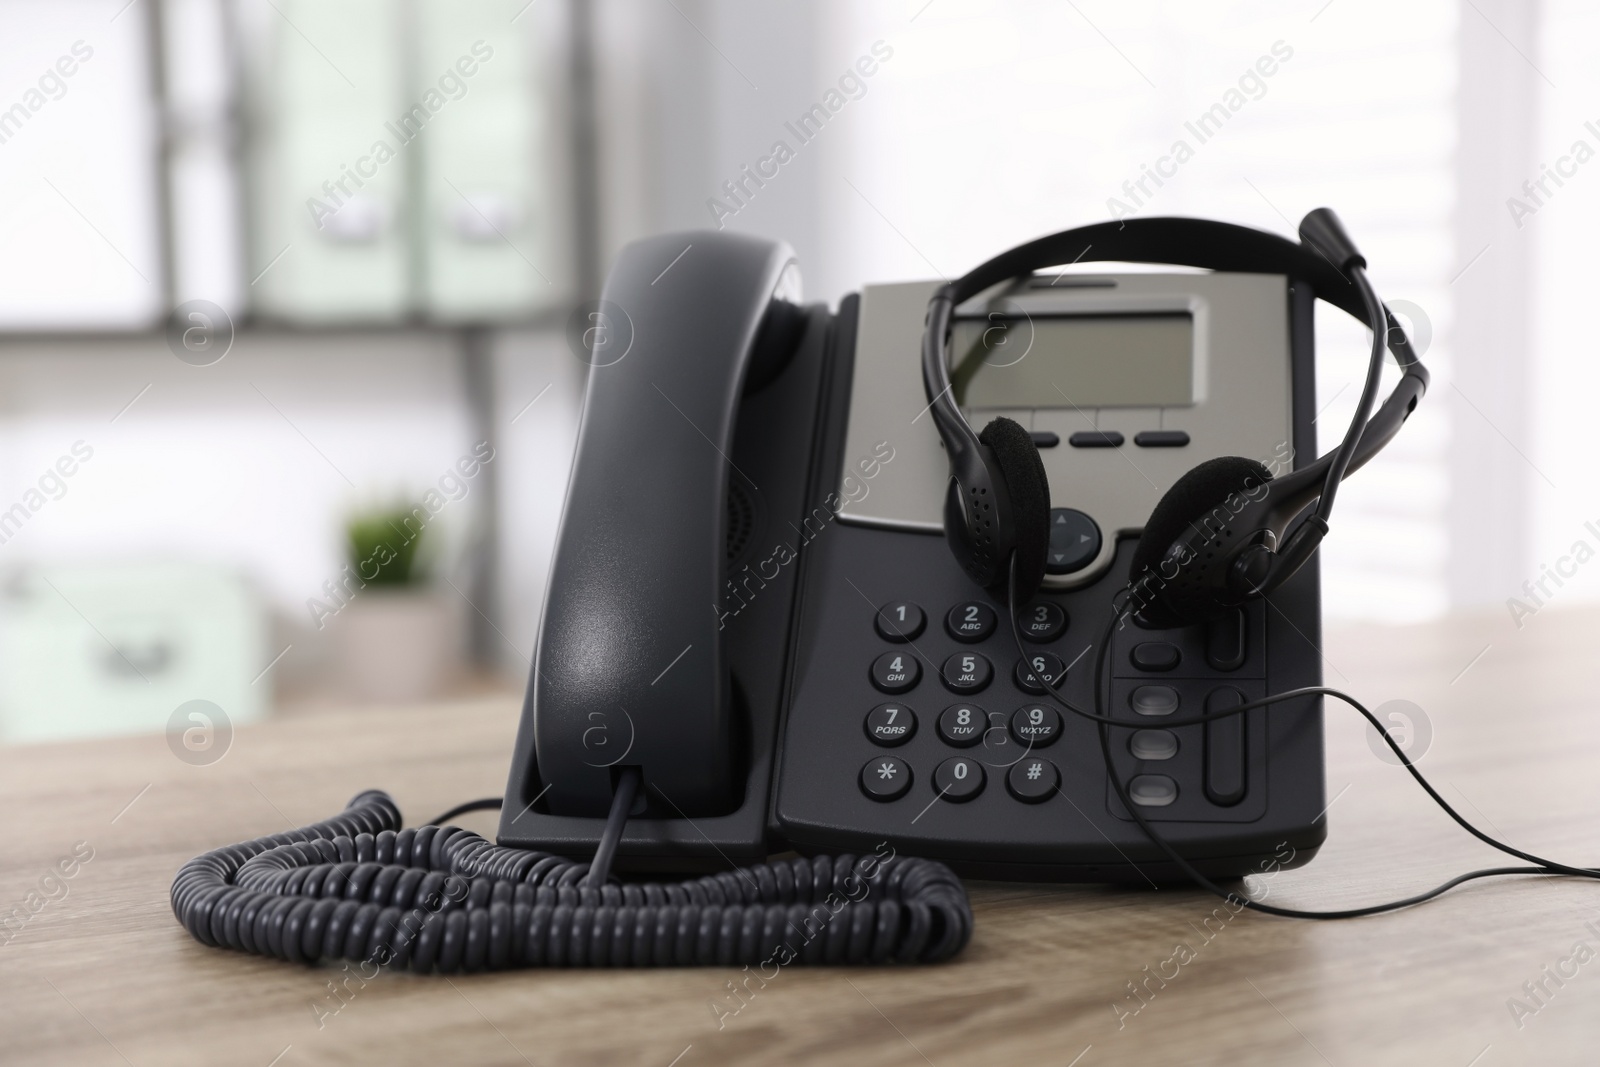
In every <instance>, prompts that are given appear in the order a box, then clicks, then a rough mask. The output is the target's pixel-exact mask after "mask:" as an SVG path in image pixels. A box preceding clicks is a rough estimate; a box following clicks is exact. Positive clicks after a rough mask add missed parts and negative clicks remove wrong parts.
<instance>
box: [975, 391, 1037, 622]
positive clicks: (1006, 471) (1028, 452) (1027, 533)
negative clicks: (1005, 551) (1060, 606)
mask: <svg viewBox="0 0 1600 1067" xmlns="http://www.w3.org/2000/svg"><path fill="white" fill-rule="evenodd" d="M978 441H979V442H980V443H981V444H983V445H985V446H987V447H988V449H989V451H990V452H991V453H992V454H993V455H994V461H995V466H996V467H997V468H999V470H998V473H999V475H1000V477H1001V478H1003V479H1004V480H1005V489H1006V497H1007V499H1008V500H1009V502H1010V505H1011V525H1012V530H1011V542H1012V546H1013V551H1014V552H1015V553H1016V561H1017V595H1018V597H1019V598H1020V599H1021V601H1023V602H1026V601H1027V600H1028V599H1029V598H1031V597H1032V596H1033V594H1034V593H1036V592H1038V591H1039V584H1040V583H1041V582H1043V581H1044V557H1045V552H1046V551H1047V550H1048V549H1049V544H1050V479H1049V478H1048V477H1047V476H1046V475H1045V472H1044V461H1043V460H1041V459H1040V458H1039V446H1037V445H1035V444H1034V443H1033V435H1032V434H1030V433H1029V432H1028V431H1027V430H1024V429H1023V428H1022V426H1021V425H1020V424H1018V423H1016V422H1014V421H1013V420H1011V419H1008V418H1005V417H1003V416H1002V417H1000V418H997V419H994V420H993V421H991V422H990V423H989V425H987V426H985V427H984V428H983V432H982V433H980V434H979V435H978ZM1008 577H1009V576H1008V575H1007V574H1003V573H1002V574H1000V575H998V576H997V580H996V584H997V585H998V586H1001V587H1004V585H1005V583H1006V581H1007V580H1008ZM1018 606H1020V604H1019V605H1018Z"/></svg>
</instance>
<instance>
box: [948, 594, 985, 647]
mask: <svg viewBox="0 0 1600 1067" xmlns="http://www.w3.org/2000/svg"><path fill="white" fill-rule="evenodd" d="M995 621H996V620H995V614H994V609H993V608H991V607H990V606H989V605H987V604H980V603H979V602H978V601H976V600H974V601H972V602H971V603H967V604H957V605H956V606H955V607H953V608H951V609H950V614H948V615H946V616H945V617H944V628H945V629H946V630H948V631H950V636H951V637H953V638H955V639H956V640H957V641H967V642H973V641H982V640H983V639H984V638H985V637H988V636H989V635H990V634H992V633H994V627H995Z"/></svg>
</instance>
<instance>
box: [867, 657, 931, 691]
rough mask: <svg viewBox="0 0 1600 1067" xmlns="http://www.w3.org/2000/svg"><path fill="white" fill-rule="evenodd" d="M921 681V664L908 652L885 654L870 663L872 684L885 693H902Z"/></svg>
mask: <svg viewBox="0 0 1600 1067" xmlns="http://www.w3.org/2000/svg"><path fill="white" fill-rule="evenodd" d="M921 680H922V663H921V661H919V660H918V659H917V657H915V656H913V655H912V654H911V653H909V652H885V653H884V654H883V655H881V656H879V657H878V658H877V659H875V660H873V661H872V684H873V685H875V686H877V687H878V688H879V689H881V690H883V691H884V692H885V693H904V692H905V691H906V690H907V689H910V688H912V687H913V686H915V685H916V684H917V682H919V681H921Z"/></svg>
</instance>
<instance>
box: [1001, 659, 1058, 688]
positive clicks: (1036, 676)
mask: <svg viewBox="0 0 1600 1067" xmlns="http://www.w3.org/2000/svg"><path fill="white" fill-rule="evenodd" d="M1013 673H1014V675H1015V677H1016V682H1017V688H1019V689H1023V690H1026V691H1027V692H1029V693H1043V692H1045V687H1046V686H1049V687H1050V688H1051V689H1054V688H1055V687H1056V686H1058V685H1060V684H1061V679H1063V678H1065V677H1066V676H1067V667H1066V664H1064V663H1062V662H1061V657H1060V656H1057V655H1056V654H1055V653H1053V652H1035V653H1034V654H1033V655H1031V656H1029V657H1028V658H1027V659H1019V660H1017V667H1016V670H1015V671H1014V672H1013Z"/></svg>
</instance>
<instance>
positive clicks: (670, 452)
mask: <svg viewBox="0 0 1600 1067" xmlns="http://www.w3.org/2000/svg"><path fill="white" fill-rule="evenodd" d="M1300 238H1301V240H1300V242H1298V243H1296V242H1292V241H1288V240H1286V239H1284V238H1281V237H1277V236H1275V235H1272V234H1267V233H1263V232H1261V231H1257V230H1251V229H1247V228H1244V227H1239V226H1232V225H1228V224H1224V223H1218V222H1207V221H1203V220H1198V219H1134V220H1125V221H1123V222H1120V223H1106V224H1100V225H1096V226H1088V227H1083V228H1080V229H1076V230H1068V231H1065V232H1063V233H1059V234H1055V235H1052V236H1049V237H1044V238H1041V239H1039V240H1038V241H1034V242H1032V243H1030V244H1027V245H1022V246H1020V247H1018V248H1015V249H1011V250H1010V251H1007V252H1004V253H1002V254H1001V255H999V256H997V257H995V258H994V259H992V260H990V261H988V262H986V263H984V264H981V265H979V266H978V267H977V268H975V269H974V270H973V271H971V272H969V273H968V274H966V275H963V276H962V277H961V278H959V279H956V280H954V281H946V282H944V283H942V284H941V283H939V282H908V283H903V284H896V285H871V286H867V287H865V288H864V289H863V290H862V292H860V293H859V294H852V295H851V296H848V297H846V298H845V299H844V300H843V301H841V302H840V304H839V307H838V310H837V311H836V312H831V313H830V311H829V310H828V309H827V308H826V307H823V306H821V305H816V304H812V305H805V304H803V303H802V302H801V299H800V276H799V271H798V268H797V266H796V264H795V259H794V255H793V253H792V252H790V250H789V249H788V248H787V247H786V246H784V245H782V244H779V243H776V242H771V241H765V240H760V239H756V238H752V237H744V236H738V235H734V234H729V233H721V232H718V233H691V234H678V235H667V236H662V237H654V238H649V239H646V240H642V241H637V242H635V243H633V244H631V245H629V246H627V248H625V249H624V250H623V252H622V254H621V256H620V258H619V260H618V262H617V264H616V265H615V267H614V269H613V271H612V274H611V277H610V279H609V281H608V282H607V284H606V287H605V292H604V294H603V298H602V300H601V301H600V303H599V308H598V311H597V313H596V314H597V316H598V320H597V323H596V325H597V327H598V328H597V329H595V330H593V331H591V332H590V334H589V336H590V337H591V338H592V339H593V344H592V347H591V348H590V349H589V351H588V353H587V354H588V355H589V357H590V358H591V361H592V367H591V371H590V375H589V381H588V386H587V393H586V395H585V399H584V410H583V419H582V423H581V425H580V429H579V435H578V442H577V451H576V456H575V459H574V462H573V468H572V477H571V482H570V487H569V490H568V495H567V500H566V506H565V509H564V511H563V514H562V518H561V527H560V535H559V542H558V546H557V549H556V553H555V558H554V562H553V565H552V569H551V574H550V582H549V586H548V589H547V592H546V597H545V605H544V615H543V620H542V626H541V629H540V637H539V645H538V650H537V655H536V658H535V661H534V665H533V671H532V676H531V678H530V680H529V685H528V690H527V698H526V704H525V707H524V710H523V718H522V724H521V728H520V730H519V732H518V737H517V744H516V750H515V752H514V753H513V757H512V763H511V773H510V780H509V782H508V783H507V788H506V792H505V796H504V797H503V798H490V799H487V800H483V801H474V802H469V803H467V804H463V805H461V806H459V807H457V808H454V809H452V810H451V811H449V812H446V813H444V814H443V815H441V816H439V817H438V818H437V819H435V820H434V822H433V823H430V824H428V825H424V826H420V827H407V828H402V827H403V822H402V819H401V816H400V812H399V809H398V808H397V807H396V806H395V804H394V801H393V800H392V799H391V798H390V797H389V796H388V795H387V794H385V793H382V792H380V791H376V790H371V791H368V792H364V793H361V794H358V795H357V796H356V797H355V798H354V799H353V800H352V801H351V802H350V804H349V806H348V807H347V808H346V810H345V811H344V812H342V813H341V814H339V815H336V816H334V817H333V818H331V819H327V820H324V821H322V822H319V823H315V824H312V825H310V826H307V827H303V828H300V829H298V830H292V831H288V832H285V833H279V834H273V835H270V836H268V837H263V838H258V839H256V840H254V841H247V842H243V843H241V844H237V845H229V846H225V847H222V848H219V849H216V850H214V851H212V852H208V853H206V854H204V855H202V856H199V857H196V858H195V859H194V860H191V861H190V862H189V863H188V864H186V865H185V866H184V868H183V869H182V870H181V871H180V872H179V873H178V876H177V878H176V879H175V880H174V882H173V887H172V905H173V911H174V913H175V914H176V916H177V917H178V919H179V921H180V922H181V923H183V925H184V926H185V927H186V928H187V929H188V930H189V932H190V933H191V934H193V935H194V937H195V938H197V939H198V940H200V941H202V942H204V943H206V944H212V945H223V946H227V947H231V948H237V949H243V950H246V951H252V952H257V953H262V954H266V955H272V956H276V957H279V958H281V959H286V960H292V961H315V960H318V959H323V958H338V957H343V958H346V959H350V960H361V961H374V962H377V963H380V964H391V965H395V966H405V967H410V968H412V969H414V970H418V971H423V972H428V971H439V972H444V973H452V972H456V971H474V970H483V969H501V968H508V967H521V966H548V965H557V966H560V965H578V966H584V965H601V966H604V965H612V966H616V965H634V966H639V965H689V964H712V963H720V964H736V963H763V964H766V963H776V964H777V965H779V966H782V965H784V964H787V963H790V962H796V961H798V962H804V963H830V964H831V963H888V962H935V961H939V960H945V959H949V958H951V957H952V956H954V955H956V954H957V953H959V952H960V951H961V949H962V948H963V947H964V946H965V945H966V943H967V941H968V939H969V937H970V936H971V931H972V912H971V909H970V906H969V905H968V902H967V898H966V894H965V891H964V889H963V887H962V885H961V883H960V880H959V878H958V877H957V872H959V873H963V874H971V875H975V876H980V877H987V878H1018V879H1030V880H1092V881H1106V882H1146V881H1147V882H1151V883H1155V882H1160V881H1177V880H1182V879H1187V880H1189V881H1191V882H1193V883H1195V884H1197V885H1200V886H1202V887H1204V888H1205V889H1207V890H1209V891H1211V892H1213V893H1215V894H1217V895H1219V896H1222V897H1224V898H1225V899H1227V900H1229V901H1230V902H1231V903H1235V904H1237V906H1238V907H1243V908H1250V909H1252V910H1255V911H1260V912H1266V913H1269V914H1273V915H1281V916H1292V917H1302V918H1317V919H1333V918H1351V917H1355V916H1361V915H1371V914H1376V913H1379V912H1384V911H1390V910H1394V909H1396V908H1403V907H1408V906H1411V905H1413V904H1417V903H1420V902H1422V901H1425V900H1428V899H1431V898H1433V897H1435V896H1438V895H1439V894H1441V893H1444V892H1446V891H1448V890H1449V889H1450V888H1452V887H1454V886H1456V885H1460V884H1462V883H1464V882H1467V881H1471V880H1474V879H1478V878H1484V877H1491V876H1499V875H1521V874H1546V875H1549V874H1563V875H1569V876H1575V877H1585V878H1600V869H1590V868H1582V867H1574V866H1570V865H1566V864H1561V863H1558V862H1556V861H1554V860H1549V859H1545V858H1542V857H1539V856H1536V855H1533V854H1531V853H1528V852H1524V851H1521V850H1519V849H1517V848H1515V847H1513V846H1511V845H1509V844H1506V843H1504V842H1501V841H1498V840H1496V839H1495V838H1493V837H1491V836H1489V835H1488V834H1486V833H1484V832H1483V831H1481V830H1478V829H1477V828H1476V827H1474V826H1473V825H1472V824H1471V823H1469V822H1468V821H1467V820H1466V819H1464V818H1463V817H1462V816H1461V815H1460V814H1459V813H1458V812H1456V811H1455V810H1454V809H1452V808H1451V807H1450V806H1449V804H1448V803H1447V802H1446V801H1445V800H1444V799H1443V797H1441V796H1440V795H1439V793H1438V792H1437V791H1436V790H1434V789H1433V787H1432V786H1430V785H1429V784H1428V782H1427V781H1426V780H1425V779H1424V778H1423V776H1422V775H1421V773H1420V772H1418V771H1417V769H1416V768H1415V767H1414V766H1413V765H1412V763H1411V761H1410V760H1409V759H1408V758H1407V757H1406V754H1405V751H1404V749H1403V748H1402V747H1401V746H1400V744H1399V743H1398V742H1397V741H1396V740H1395V739H1394V738H1393V737H1392V736H1390V735H1389V734H1388V731H1387V730H1386V728H1385V727H1384V726H1383V724H1382V723H1380V722H1379V721H1378V720H1377V718H1376V717H1374V716H1373V714H1372V713H1371V712H1370V711H1368V710H1367V709H1366V708H1364V707H1363V706H1362V705H1361V704H1360V703H1359V702H1358V701H1356V700H1355V698H1353V697H1351V696H1349V695H1348V694H1345V693H1341V692H1339V691H1337V690H1334V689H1329V688H1325V687H1323V686H1322V685H1321V675H1320V655H1319V653H1318V640H1319V630H1320V611H1319V605H1318V597H1319V592H1318V574H1317V566H1316V555H1315V550H1316V548H1317V546H1318V544H1319V543H1320V542H1321V540H1322V537H1323V535H1325V534H1326V533H1327V531H1328V528H1329V527H1328V518H1329V516H1330V514H1331V512H1332V507H1333V501H1334V499H1335V495H1336V493H1337V490H1338V488H1339V485H1340V483H1341V482H1342V480H1343V479H1344V478H1345V476H1346V475H1348V474H1349V473H1351V472H1353V471H1355V470H1357V469H1358V468H1360V467H1361V466H1362V465H1363V464H1365V463H1366V462H1368V461H1369V460H1370V459H1371V458H1372V457H1373V456H1375V455H1376V454H1377V453H1378V452H1379V451H1380V450H1381V449H1382V448H1383V446H1384V445H1385V444H1387V443H1388V442H1389V441H1390V440H1391V439H1392V438H1393V437H1394V435H1395V434H1396V433H1398V432H1399V430H1400V428H1401V426H1402V425H1403V424H1404V422H1405V421H1406V419H1407V417H1408V416H1409V415H1410V414H1411V412H1412V410H1413V409H1414V408H1415V407H1416V404H1417V402H1418V401H1419V400H1420V399H1421V397H1422V395H1423V394H1424V392H1425V390H1426V387H1427V384H1428V373H1427V371H1426V369H1425V368H1423V366H1422V364H1421V363H1420V362H1419V361H1418V359H1417V358H1416V356H1415V354H1414V353H1413V352H1412V350H1411V347H1410V343H1409V341H1408V339H1407V337H1406V335H1405V331H1404V330H1403V329H1402V328H1401V327H1400V325H1399V324H1398V323H1397V322H1396V321H1395V319H1394V316H1393V315H1392V314H1391V313H1390V312H1389V311H1388V309H1387V308H1386V307H1385V306H1384V304H1383V302H1382V301H1381V300H1380V299H1379V297H1378V295H1377V293H1376V292H1375V291H1374V290H1373V287H1372V285H1371V283H1370V281H1369V280H1368V279H1367V277H1366V270H1365V268H1366V261H1365V259H1364V258H1363V257H1362V255H1361V253H1360V252H1359V251H1358V250H1357V249H1356V247H1355V245H1354V243H1353V242H1352V241H1351V240H1350V238H1349V237H1348V235H1347V234H1346V233H1345V232H1344V229H1343V227H1342V225H1341V224H1340V223H1339V220H1338V219H1337V217H1335V216H1334V215H1333V213H1332V212H1330V211H1328V210H1327V209H1321V208H1319V209H1317V210H1316V211H1313V212H1311V213H1310V214H1309V215H1307V216H1306V218H1305V219H1304V220H1303V221H1302V223H1301V226H1300ZM1095 261H1101V262H1105V261H1111V262H1133V263H1149V264H1167V265H1172V266H1178V267H1188V268H1203V269H1202V270H1201V271H1199V272H1195V271H1187V272H1176V271H1175V272H1170V273H1150V272H1134V271H1126V270H1124V271H1122V272H1109V273H1104V274H1092V273H1077V272H1071V273H1068V272H1065V271H1063V270H1050V269H1049V268H1055V267H1058V266H1059V265H1060V264H1071V263H1080V262H1095ZM1319 300H1320V301H1323V302H1326V303H1328V304H1331V305H1332V306H1335V307H1337V308H1339V309H1341V310H1343V311H1346V312H1348V313H1349V314H1351V315H1353V316H1355V317H1357V318H1359V319H1361V320H1362V321H1363V322H1365V323H1366V324H1367V325H1368V327H1369V329H1371V331H1372V344H1371V349H1370V353H1369V359H1368V366H1367V376H1366V381H1365V384H1364V386H1363V388H1362V391H1361V396H1360V398H1359V400H1358V401H1357V404H1356V411H1355V415H1354V417H1353V418H1352V420H1351V422H1350V425H1349V428H1348V429H1347V430H1346V432H1345V434H1344V437H1343V438H1342V440H1341V442H1340V444H1339V445H1338V447H1337V448H1335V449H1334V450H1333V451H1331V452H1329V453H1327V454H1326V455H1323V456H1321V457H1319V458H1312V457H1314V454H1315V438H1314V434H1313V420H1314V388H1313V386H1314V382H1313V377H1314V375H1313V348H1312V338H1313V329H1312V311H1313V307H1314V304H1315V303H1316V302H1317V301H1319ZM1386 350H1387V351H1388V352H1390V353H1392V354H1393V356H1394V359H1395V364H1396V365H1397V366H1398V368H1399V369H1400V372H1401V374H1400V379H1399V381H1398V383H1397V384H1396V385H1395V386H1394V388H1393V390H1392V391H1391V393H1390V395H1389V396H1388V398H1387V399H1385V400H1384V401H1383V402H1382V404H1381V405H1379V403H1378V387H1379V384H1380V377H1381V373H1382V370H1383V367H1384V361H1385V352H1386ZM919 354H920V360H919V358H918V357H919ZM919 366H920V373H919ZM979 419H981V420H983V421H985V422H986V425H984V427H983V429H982V431H981V432H980V431H978V430H977V429H975V427H974V424H973V422H971V421H969V420H979ZM1324 697H1334V698H1336V699H1338V700H1341V701H1343V702H1344V703H1347V704H1349V705H1350V706H1351V707H1352V708H1354V709H1355V710H1356V711H1357V712H1359V713H1360V714H1361V715H1363V716H1365V718H1366V719H1367V721H1368V722H1369V723H1370V724H1371V725H1372V726H1373V727H1374V728H1376V729H1377V730H1379V731H1380V733H1382V734H1383V736H1384V738H1385V740H1386V741H1387V743H1388V744H1389V747H1390V749H1391V750H1392V751H1393V752H1394V754H1395V755H1396V757H1397V758H1398V759H1399V762H1400V763H1401V764H1402V765H1403V766H1404V767H1405V768H1406V770H1407V771H1408V772H1409V773H1410V774H1411V775H1412V776H1413V777H1414V778H1415V779H1416V780H1417V782H1418V784H1419V785H1421V786H1422V787H1423V788H1424V789H1425V790H1427V792H1428V794H1429V796H1430V797H1431V798H1432V799H1433V800H1434V802H1435V803H1437V804H1438V805H1439V806H1440V807H1441V808H1442V809H1443V810H1444V811H1445V812H1446V813H1447V814H1448V815H1450V816H1451V818H1453V819H1454V820H1455V821H1456V822H1457V823H1458V824H1459V825H1460V826H1461V827H1462V828H1463V829H1464V830H1466V831H1467V832H1468V833H1470V834H1472V835H1473V836H1475V837H1477V838H1478V839H1480V840H1482V841H1484V842H1485V843H1487V844H1489V845H1491V846H1493V847H1495V848H1497V849H1499V850H1500V851H1502V852H1505V853H1507V854H1509V855H1512V856H1515V857H1518V858H1519V859H1521V860H1523V861H1525V862H1526V863H1527V864H1529V866H1517V867H1498V868H1489V869H1485V870H1479V871H1472V872H1468V873H1465V874H1462V875H1459V876H1457V877H1455V878H1453V879H1451V880H1449V881H1447V882H1444V883H1443V884H1441V885H1439V886H1437V887H1435V888H1433V889H1431V890H1428V891H1425V892H1423V893H1419V894H1416V895H1414V896H1410V897H1406V898H1404V899H1400V900H1391V901H1385V902H1382V903H1377V904H1370V905H1365V906H1361V907H1354V908H1346V909H1342V910H1332V911H1307V910H1299V909H1294V908H1287V907H1282V906H1279V905H1276V904H1267V903H1265V902H1263V901H1262V900H1259V899H1253V898H1252V897H1251V895H1250V893H1249V892H1248V889H1246V890H1244V891H1243V892H1241V891H1239V890H1236V889H1234V888H1229V887H1225V886H1224V885H1223V884H1221V883H1222V882H1225V881H1227V880H1229V879H1237V878H1239V877H1242V876H1244V875H1247V874H1250V873H1252V872H1255V871H1262V870H1269V869H1270V870H1277V869H1282V868H1286V867H1294V866H1298V865H1300V864H1303V863H1306V862H1307V861H1309V860H1310V859H1311V858H1312V856H1313V855H1314V854H1315V853H1316V851H1317V850H1318V848H1319V847H1320V846H1321V844H1322V842H1323V839H1324V837H1325V834H1326V828H1325V822H1324V815H1325V812H1326V805H1325V803H1324V789H1323V749H1322V700H1323V698H1324ZM1269 712H1270V714H1269ZM491 807H498V808H499V809H500V810H501V817H500V826H499V834H498V843H496V844H491V843H490V842H488V841H487V840H485V839H484V838H482V837H480V836H479V835H477V834H474V833H471V832H469V831H467V830H464V829H461V828H460V827H456V826H451V825H440V824H445V823H447V821H448V819H450V818H451V817H453V816H454V815H456V814H459V813H461V812H464V811H470V810H478V809H482V808H491ZM785 851H792V852H797V853H799V855H797V856H784V855H781V854H782V853H784V852H785ZM833 853H842V854H838V855H834V854H833ZM775 854H778V855H776V856H775ZM774 856H775V858H772V859H768V857H774ZM614 870H615V871H627V872H631V873H630V877H629V878H628V879H626V880H618V879H615V878H613V877H612V873H613V871H614ZM697 870H698V871H704V872H708V873H705V874H703V875H702V876H700V877H698V878H691V879H688V880H686V881H672V880H666V881H661V882H657V881H654V880H651V878H650V874H651V872H664V871H672V872H692V871H697Z"/></svg>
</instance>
